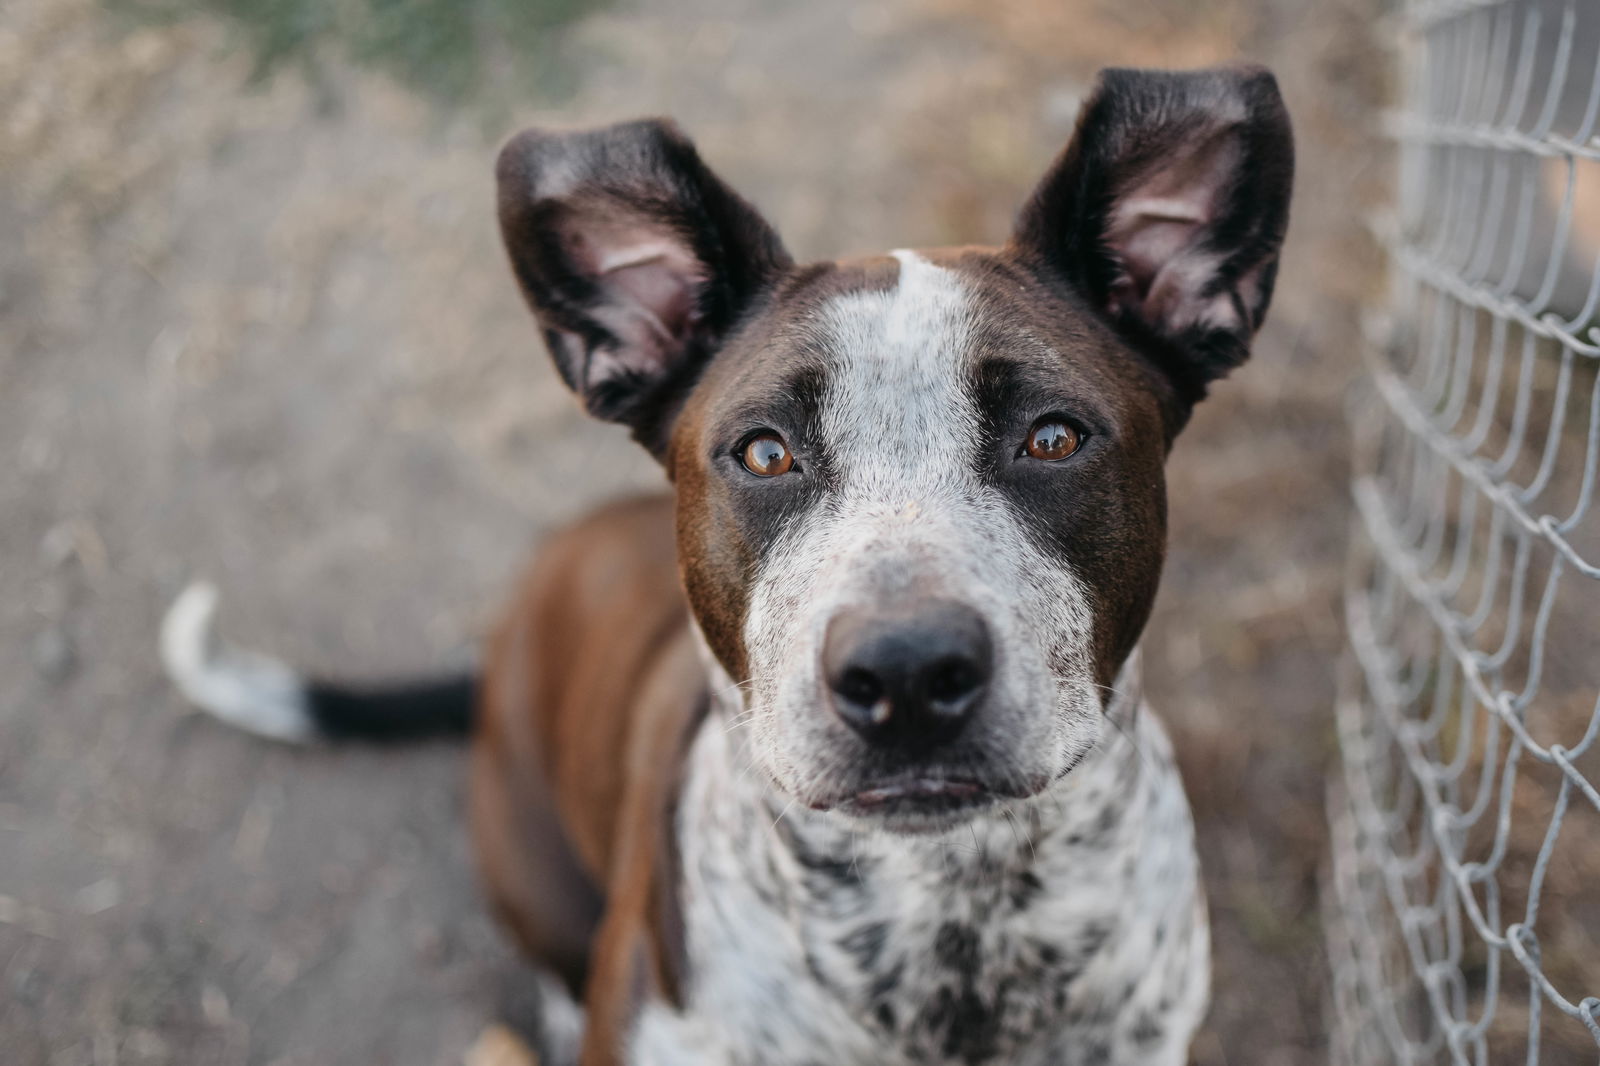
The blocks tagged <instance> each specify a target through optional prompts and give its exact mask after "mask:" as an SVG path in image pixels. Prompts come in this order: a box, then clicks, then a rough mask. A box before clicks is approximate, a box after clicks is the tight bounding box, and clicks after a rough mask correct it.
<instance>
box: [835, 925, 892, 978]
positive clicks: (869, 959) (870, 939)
mask: <svg viewBox="0 0 1600 1066" xmlns="http://www.w3.org/2000/svg"><path fill="white" fill-rule="evenodd" d="M888 939H889V926H888V923H886V922H873V923H871V924H870V925H863V926H861V927H860V928H858V929H854V930H852V931H850V932H849V933H847V934H846V935H845V936H843V937H842V938H840V940H839V946H840V947H841V948H843V949H844V950H845V951H847V952H849V953H850V955H851V957H853V958H854V959H855V960H856V965H857V966H859V967H861V969H862V970H863V971H871V970H874V969H876V968H877V965H878V959H879V958H881V957H882V955H883V946H884V944H885V943H886V942H887V941H888Z"/></svg>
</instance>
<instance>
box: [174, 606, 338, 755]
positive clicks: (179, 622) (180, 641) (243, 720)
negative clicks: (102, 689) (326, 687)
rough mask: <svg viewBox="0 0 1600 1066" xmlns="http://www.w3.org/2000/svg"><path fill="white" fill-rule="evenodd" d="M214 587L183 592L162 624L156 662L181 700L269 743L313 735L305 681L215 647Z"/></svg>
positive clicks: (268, 662)
mask: <svg viewBox="0 0 1600 1066" xmlns="http://www.w3.org/2000/svg"><path fill="white" fill-rule="evenodd" d="M216 613H217V589H216V586H214V585H211V584H208V583H206V582H203V581H197V582H195V583H194V584H192V585H190V586H189V587H188V588H186V589H184V590H183V592H182V593H180V594H179V595H178V598H177V599H176V600H174V601H173V602H172V606H171V607H169V608H168V609H167V615H166V617H165V618H163V619H162V621H161V662H162V664H163V665H164V666H165V667H166V669H167V676H168V677H170V678H172V682H173V684H175V685H177V686H178V691H179V692H182V693H183V695H184V698H185V699H187V700H188V701H189V702H190V703H192V704H194V705H195V706H196V707H199V708H200V709H201V710H203V711H207V712H209V713H211V714H213V715H216V716H217V717H218V718H220V719H222V720H223V721H224V722H227V723H229V724H230V725H234V726H237V727H238V728H240V729H243V730H245V731H246V732H250V733H255V734H257V735H258V736H263V737H271V738H272V739H274V740H286V741H290V742H294V743H304V742H306V741H308V740H312V739H313V738H315V737H316V735H317V728H316V722H315V721H314V720H313V718H312V716H311V705H310V702H309V701H308V700H307V698H306V687H305V682H304V681H302V680H301V678H300V676H299V675H298V674H296V673H295V672H294V671H293V670H291V669H290V668H289V667H288V665H286V664H285V663H282V662H279V661H278V660H277V659H273V658H269V657H267V656H264V655H256V654H253V653H251V652H244V651H238V650H235V649H232V648H228V647H225V646H222V645H219V644H217V643H216V641H215V640H214V639H213V638H212V633H211V620H212V618H213V617H214V616H215V615H216Z"/></svg>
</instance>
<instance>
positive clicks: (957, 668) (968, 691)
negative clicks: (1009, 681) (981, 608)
mask: <svg viewBox="0 0 1600 1066" xmlns="http://www.w3.org/2000/svg"><path fill="white" fill-rule="evenodd" d="M822 659H823V661H822V667H823V674H824V676H825V678H826V680H827V683H828V687H829V689H831V690H832V693H833V706H834V709H835V710H836V711H837V712H838V714H839V717H840V718H842V719H844V721H845V722H846V723H847V724H848V725H849V726H850V727H851V728H852V729H854V730H855V731H856V732H857V733H859V734H860V735H861V736H862V737H864V738H865V739H866V740H868V741H870V742H871V743H873V744H875V745H883V746H891V747H897V748H902V749H908V750H923V749H929V748H935V747H938V746H939V745H942V744H945V743H948V742H949V741H951V740H953V739H955V737H956V736H957V735H958V734H959V733H960V732H961V730H962V728H963V727H964V726H965V725H966V723H967V720H968V719H969V718H970V717H971V716H972V713H973V711H974V710H975V709H976V708H977V707H978V705H979V704H980V703H981V702H982V701H983V693H984V690H985V689H986V688H987V687H988V684H989V678H990V675H991V674H992V673H993V667H994V648H993V645H992V643H991V641H990V639H989V627H988V626H987V625H985V624H984V621H983V618H982V616H980V615H979V614H978V612H977V611H975V610H973V609H972V608H971V607H967V606H965V605H963V604H959V603H952V602H949V601H945V600H934V601H922V602H919V603H915V604H911V605H908V606H906V607H905V608H902V609H897V610H894V611H892V612H889V611H879V610H874V609H866V610H856V611H849V612H846V613H843V614H840V615H839V616H837V617H835V618H834V619H833V620H832V621H831V622H830V623H829V625H828V632H827V636H826V638H825V640H824V642H823V650H822Z"/></svg>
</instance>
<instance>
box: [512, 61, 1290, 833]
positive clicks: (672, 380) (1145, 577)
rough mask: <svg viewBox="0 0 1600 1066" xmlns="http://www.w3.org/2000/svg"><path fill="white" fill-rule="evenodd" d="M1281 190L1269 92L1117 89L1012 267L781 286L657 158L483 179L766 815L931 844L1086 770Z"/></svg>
mask: <svg viewBox="0 0 1600 1066" xmlns="http://www.w3.org/2000/svg"><path fill="white" fill-rule="evenodd" d="M1291 175H1292V147H1291V140H1290V135H1289V129H1288V122H1287V118H1286V116H1285V114H1284V111H1283V106H1282V103H1281V101H1280V99H1279V97H1278V94H1277V90H1276V86H1275V85H1274V83H1273V81H1272V78H1271V76H1270V75H1268V74H1266V73H1265V72H1264V71H1259V70H1243V69H1241V70H1216V71H1201V72H1195V73H1187V74H1167V73H1151V72H1136V71H1110V72H1107V73H1106V74H1104V75H1103V76H1102V79H1101V83H1100V86H1099V87H1098V89H1097V90H1096V93H1095V94H1094V96H1093V97H1092V98H1091V100H1090V101H1089V102H1088V103H1087V104H1086V105H1085V108H1084V112H1083V116H1082V118H1081V119H1080V123H1079V130H1078V133H1077V135H1076V136H1075V138H1074V140H1073V142H1072V144H1071V145H1069V147H1068V149H1067V151H1066V152H1065V153H1064V154H1063V155H1062V157H1061V158H1060V159H1059V160H1058V161H1057V163H1056V164H1055V166H1054V167H1053V168H1052V169H1051V171H1050V173H1049V174H1047V175H1046V177H1045V179H1044V181H1043V183H1042V184H1041V186H1040V187H1039V189H1038V191H1037V192H1036V193H1035V194H1034V197H1033V199H1032V200H1031V201H1030V203H1029V204H1028V206H1027V207H1026V209H1025V210H1024V212H1023V214H1022V217H1021V220H1020V222H1019V225H1018V229H1017V231H1016V233H1015V234H1014V235H1013V238H1012V240H1011V241H1010V243H1009V244H1007V245H1006V246H1005V247H1003V248H1000V249H994V250H987V249H960V250H947V251H938V252H909V251H900V252H895V253H892V254H891V255H888V256H885V257H881V258H873V259H864V260H858V261H847V262H838V263H826V264H818V265H812V266H807V267H796V266H794V265H793V264H792V262H791V261H790V260H789V257H788V256H787V254H786V253H785V252H784V251H783V248H782V245H781V244H780V243H779V241H778V238H777V237H776V235H775V234H774V233H773V232H772V230H771V229H770V228H769V227H768V226H767V225H766V223H765V222H763V221H762V220H761V218H760V217H759V216H758V215H757V214H756V213H755V211H754V209H752V208H751V207H750V206H749V205H748V204H746V203H745V202H744V201H743V200H741V199H739V198H738V197H737V196H736V195H735V194H734V193H732V192H731V190H729V189H728V188H727V187H726V186H725V185H723V184H722V183H721V182H720V181H718V180H717V179H716V178H715V176H713V175H712V174H711V173H710V172H709V171H708V170H707V169H706V168H705V166H704V164H702V163H701V162H700V160H699V159H698V157H697V156H696V154H695V153H694V150H693V148H692V147H691V146H690V145H689V143H688V142H687V141H686V140H685V139H683V138H682V136H681V135H679V134H678V133H677V132H676V131H675V130H674V129H673V128H672V127H670V126H668V125H665V124H662V123H654V122H648V123H635V124H631V125H626V126H618V127H611V128H609V129H606V130H601V131H596V132H590V133H579V134H565V135H552V134H544V133H537V132H529V133H524V134H522V135H520V136H519V137H518V138H516V139H515V140H513V141H512V142H511V144H509V145H508V146H507V148H506V149H505V151H504V152H503V153H502V156H501V161H500V168H499V176H500V182H501V219H502V224H503V227H504V229H505V233H506V240H507V246H508V249H509V250H510V253H511V258H512V262H513V266H514V268H515V270H516V272H517V275H518V278H519V280H520V281H521V282H522V285H523V288H524V291H525V293H526V295H527V296H528V298H529V301H530V303H531V305H532V306H533V308H534V310H535V311H536V313H537V314H538V316H539V318H540V320H541V324H542V325H543V326H544V330H545V336H546V339H547V342H548V343H549V346H550V349H551V352H552V354H553V356H554V357H555V359H556V363H557V366H558V368H559V369H560V370H561V372H562V374H563V376H564V378H565V379H566V381H567V382H568V383H569V384H570V385H572V387H573V388H574V389H575V390H576V391H578V393H579V394H580V395H581V396H582V397H583V398H584V400H585V401H586V403H587V404H588V406H589V408H590V410H591V411H592V412H594V413H595V414H597V415H599V416H601V417H605V418H610V419H614V420H618V421H623V422H626V423H628V424H629V425H631V426H632V427H633V429H634V432H635V434H636V435H637V436H638V437H639V439H640V440H641V441H642V442H643V443H645V444H646V446H647V447H649V448H650V449H651V450H652V451H653V452H655V453H656V454H657V455H658V456H659V457H660V458H661V459H662V461H663V462H664V463H665V464H666V466H667V469H668V471H669V473H670V474H671V476H672V477H673V479H674V481H675V482H676V484H677V487H678V498H679V505H678V514H679V523H678V524H679V548H680V557H681V561H682V569H683V577H684V583H685V587H686V588H687V591H688V595H689V599H690V603H691V606H692V608H693V610H694V614H695V617H696V619H697V621H698V623H699V626H700V630H701V632H702V634H703V636H704V638H705V641H706V644H707V646H708V647H709V649H710V650H711V652H712V654H713V655H714V656H715V658H716V660H717V662H718V664H720V666H721V668H722V670H723V671H724V672H725V673H726V675H727V679H728V683H730V684H731V683H737V684H738V686H739V690H740V691H741V692H742V694H743V705H744V706H743V710H744V714H745V716H746V717H747V718H748V728H749V729H750V730H751V736H752V743H753V748H754V752H755V755H756V758H757V760H758V762H759V764H760V765H761V766H762V767H763V768H764V769H765V771H766V772H767V773H768V775H770V777H771V778H772V779H773V781H774V782H775V783H776V784H777V785H778V786H779V787H780V788H781V789H783V790H784V791H786V792H788V793H790V794H791V795H792V796H793V797H794V798H795V799H797V800H798V801H800V802H803V803H806V804H808V805H809V806H812V807H815V808H819V809H831V810H838V811H841V812H843V813H845V814H847V815H850V816H853V817H856V818H860V819H864V820H869V821H871V822H873V823H874V824H877V825H881V826H883V827H885V828H889V829H894V830H902V831H916V830H928V829H936V828H941V827H946V826H949V825H951V824H954V823H955V822H957V821H959V820H960V819H962V818H963V817H966V816H968V815H969V814H970V813H971V812H974V811H976V810H979V809H981V808H982V807H983V806H985V805H987V804H990V803H993V802H995V801H997V800H1001V799H1005V798H1019V797H1024V796H1028V795H1032V794H1034V793H1036V792H1038V791H1040V790H1042V789H1043V788H1045V787H1046V786H1047V785H1049V784H1050V783H1051V782H1052V781H1054V780H1056V779H1057V778H1059V777H1060V776H1061V775H1063V774H1065V773H1067V772H1068V771H1069V770H1070V769H1071V768H1072V767H1073V766H1074V765H1075V764H1076V763H1077V761H1078V760H1079V759H1081V758H1082V757H1083V756H1084V754H1085V753H1087V752H1088V751H1089V750H1090V748H1091V747H1092V746H1093V745H1094V744H1095V742H1096V740H1097V739H1098V737H1099V735H1100V730H1101V726H1102V721H1103V718H1104V709H1105V706H1106V703H1107V701H1108V698H1109V695H1110V686H1111V685H1112V684H1113V681H1114V679H1115V678H1116V676H1117V673H1118V671H1119V669H1120V667H1121V665H1122V663H1123V662H1124V660H1125V659H1126V658H1127V656H1128V654H1129V653H1130V652H1131V650H1132V649H1133V647H1134V645H1135V643H1136V642H1137V640H1138V637H1139V632H1140V630H1141V629H1142V627H1143V625H1144V622H1145V620H1146V618H1147V616H1148V614H1149V610H1150V605H1151V601H1152V600H1153V598H1154V595H1155V590H1156V585H1157V580H1158V577H1159V574H1160V568H1161V559H1162V554H1163V544H1164V537H1165V490H1164V484H1163V476H1162V467H1163V461H1164V459H1165V456H1166V453H1167V450H1168V448H1169V446H1170V444H1171V441H1172V438H1173V436H1174V435H1175V434H1176V433H1177V431H1178V430H1179V429H1180V428H1181V427H1182V425H1183V423H1184V421H1185V420H1186V419H1187V417H1188V413H1189V410H1190V408H1191V407H1192V405H1193V404H1194V403H1195V402H1196V401H1197V400H1199V399H1200V398H1201V396H1203V394H1204V392H1205V389H1206V386H1207V384H1208V383H1209V381H1211V380H1212V379H1214V378H1216V377H1219V376H1221V375H1222V374H1223V373H1226V371H1227V370H1228V369H1230V368H1232V367H1233V366H1235V365H1237V364H1238V363H1240V362H1242V361H1243V360H1244V358H1245V356H1246V354H1247V351H1248V344H1249V340H1250V337H1251V336H1252V334H1253V333H1254V331H1255V329H1256V328H1257V327H1258V326H1259V325H1260V322H1261V320H1262V317H1263V316H1264V314H1265V312H1266V309H1267V304H1268V302H1269V300H1270V296H1271V291H1272V283H1273V278H1274V273H1275V270H1276V264H1277V255H1278V248H1279V245H1280V243H1281V240H1282V236H1283V230H1284V226H1285V223H1286V219H1287V208H1288V198H1289V186H1290V181H1291Z"/></svg>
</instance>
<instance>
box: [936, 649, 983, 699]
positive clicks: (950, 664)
mask: <svg viewBox="0 0 1600 1066" xmlns="http://www.w3.org/2000/svg"><path fill="white" fill-rule="evenodd" d="M925 676H926V681H925V684H926V689H925V691H926V692H927V694H928V700H929V701H930V702H932V703H934V704H943V705H949V704H955V703H959V702H961V701H962V700H964V699H966V698H967V697H968V696H970V695H972V694H973V693H974V692H976V691H977V690H978V689H979V688H981V687H982V686H983V673H982V671H980V670H979V669H978V666H977V664H976V663H974V662H973V661H972V660H971V659H968V658H966V657H965V656H958V655H950V656H946V657H945V658H943V659H940V660H938V661H937V662H935V663H933V664H932V665H931V666H930V667H929V668H928V671H927V673H926V675H925Z"/></svg>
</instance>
